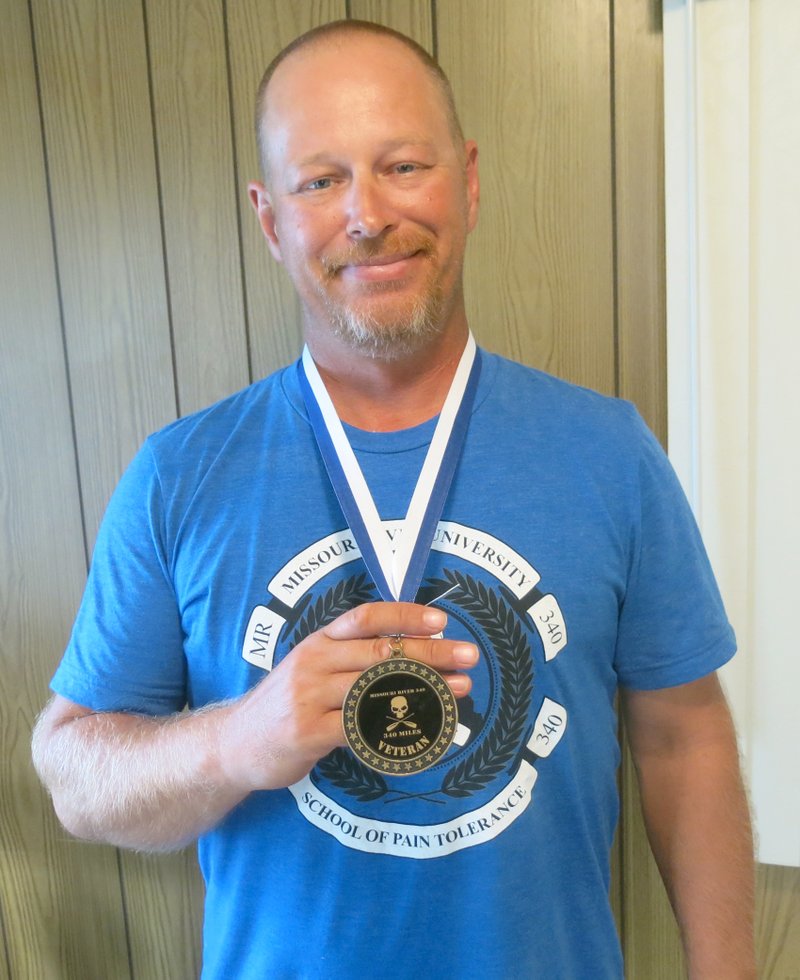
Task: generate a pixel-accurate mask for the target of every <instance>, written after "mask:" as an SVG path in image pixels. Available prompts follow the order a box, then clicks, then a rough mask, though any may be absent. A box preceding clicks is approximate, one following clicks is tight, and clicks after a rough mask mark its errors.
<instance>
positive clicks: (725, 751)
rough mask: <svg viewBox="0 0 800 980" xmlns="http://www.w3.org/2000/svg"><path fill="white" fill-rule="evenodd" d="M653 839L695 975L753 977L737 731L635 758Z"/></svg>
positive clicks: (750, 869) (749, 853) (749, 859)
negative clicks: (735, 733) (674, 749)
mask: <svg viewBox="0 0 800 980" xmlns="http://www.w3.org/2000/svg"><path fill="white" fill-rule="evenodd" d="M637 768H638V771H639V783H640V787H641V793H642V806H643V811H644V816H645V822H646V826H647V832H648V837H649V840H650V844H651V846H652V849H653V853H654V855H655V857H656V861H657V863H658V865H659V869H660V871H661V874H662V877H663V879H664V883H665V885H666V888H667V891H668V893H669V896H670V900H671V902H672V906H673V908H674V910H675V915H676V918H677V920H678V923H679V926H680V929H681V934H682V937H683V942H684V948H685V951H686V957H687V964H688V967H689V976H690V977H691V978H692V980H706V978H713V980H728V978H730V980H734V978H736V980H738V978H749V977H755V969H754V954H753V921H752V917H753V911H752V909H753V877H754V863H753V843H752V836H751V830H750V820H749V812H748V805H747V800H746V796H745V792H744V789H743V786H742V781H741V777H740V772H739V760H738V753H737V749H736V742H735V737H734V734H733V731H732V729H729V731H728V733H727V734H725V735H721V736H719V735H718V736H715V737H713V738H709V739H708V740H706V741H698V742H697V743H696V744H694V745H692V746H691V747H687V746H683V747H682V748H681V750H680V751H670V750H669V749H665V750H664V751H663V752H653V753H646V752H645V753H640V754H639V758H638V759H637Z"/></svg>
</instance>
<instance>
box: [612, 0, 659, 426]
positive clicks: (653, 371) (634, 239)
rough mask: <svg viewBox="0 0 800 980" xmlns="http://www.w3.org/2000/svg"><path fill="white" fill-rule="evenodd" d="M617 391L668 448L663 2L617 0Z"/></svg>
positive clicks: (615, 46)
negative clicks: (633, 404) (636, 409)
mask: <svg viewBox="0 0 800 980" xmlns="http://www.w3.org/2000/svg"><path fill="white" fill-rule="evenodd" d="M613 71H614V120H615V141H614V143H615V193H616V214H615V231H616V252H617V267H616V287H617V323H618V334H617V337H618V358H619V360H618V368H619V391H618V394H619V395H620V396H621V397H623V398H629V399H631V401H633V402H635V404H636V405H637V407H638V409H639V411H640V412H641V413H642V415H643V416H644V419H645V421H646V422H647V424H648V425H649V426H650V428H651V429H652V430H653V431H654V432H655V434H656V435H657V436H658V437H659V438H660V439H661V441H662V442H666V434H667V386H666V382H667V355H666V270H665V256H664V108H663V107H664V91H663V88H664V86H663V59H662V34H661V14H660V3H659V2H658V0H615V3H614V68H613Z"/></svg>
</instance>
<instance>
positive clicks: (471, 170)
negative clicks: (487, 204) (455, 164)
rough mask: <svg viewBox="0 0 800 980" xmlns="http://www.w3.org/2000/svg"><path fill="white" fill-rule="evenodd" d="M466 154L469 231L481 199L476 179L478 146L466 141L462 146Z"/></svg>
mask: <svg viewBox="0 0 800 980" xmlns="http://www.w3.org/2000/svg"><path fill="white" fill-rule="evenodd" d="M464 150H465V152H466V177H467V215H468V218H467V220H468V224H467V227H468V228H469V230H470V231H472V229H473V228H474V227H475V225H476V224H477V222H478V205H479V204H480V199H481V188H480V180H479V179H478V144H477V143H476V142H475V140H467V142H466V143H465V144H464Z"/></svg>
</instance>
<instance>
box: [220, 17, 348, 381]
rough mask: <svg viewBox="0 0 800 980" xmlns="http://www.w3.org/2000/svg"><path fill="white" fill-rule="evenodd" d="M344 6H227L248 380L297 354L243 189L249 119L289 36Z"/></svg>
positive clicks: (292, 323)
mask: <svg viewBox="0 0 800 980" xmlns="http://www.w3.org/2000/svg"><path fill="white" fill-rule="evenodd" d="M344 15H345V3H344V0H319V2H316V3H312V2H310V0H298V2H289V0H270V2H265V0H238V2H237V3H235V4H230V5H229V6H228V25H227V26H228V44H229V50H230V57H231V66H232V88H233V104H234V132H235V145H236V159H237V163H238V174H237V176H238V184H239V188H240V193H239V208H240V212H241V223H242V242H243V248H244V270H245V282H246V296H247V309H248V317H249V323H250V347H251V354H252V363H253V375H254V377H257V378H258V377H263V376H264V375H266V374H269V373H270V372H272V371H274V370H275V369H276V368H278V367H280V366H281V365H283V364H286V363H288V362H289V361H292V360H294V358H296V357H297V355H298V354H299V353H300V348H301V340H300V312H299V306H298V302H297V297H296V296H295V293H294V290H293V289H292V286H291V284H290V283H289V280H288V278H287V277H286V275H285V274H284V272H283V269H282V268H280V267H279V266H278V265H277V264H276V263H275V262H274V261H273V259H272V256H271V255H270V253H269V251H268V249H267V244H266V242H265V241H264V237H263V235H262V233H261V229H260V227H259V225H258V221H257V219H256V217H255V215H254V213H253V211H252V209H251V207H250V204H249V202H248V200H247V182H248V181H249V180H258V179H260V173H259V165H258V155H257V152H256V147H255V136H254V130H253V113H254V108H255V106H254V103H255V94H256V89H257V88H258V83H259V82H260V81H261V76H262V75H263V73H264V69H265V68H266V67H267V65H268V64H269V63H270V61H271V60H272V59H273V58H274V57H275V55H276V54H277V53H278V52H279V51H280V50H281V48H282V47H283V46H284V45H286V44H288V43H289V41H291V40H292V39H293V38H294V37H296V36H297V35H298V34H301V33H302V32H303V31H306V30H309V29H310V28H311V27H314V26H316V25H317V24H322V23H325V22H326V21H329V20H336V19H337V18H340V17H344Z"/></svg>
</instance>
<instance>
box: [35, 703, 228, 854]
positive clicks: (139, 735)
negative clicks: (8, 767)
mask: <svg viewBox="0 0 800 980" xmlns="http://www.w3.org/2000/svg"><path fill="white" fill-rule="evenodd" d="M226 710H227V708H225V707H218V708H214V709H210V710H209V709H206V710H203V711H200V712H196V713H186V714H181V715H174V716H170V717H169V718H153V717H147V716H141V715H133V714H122V713H111V712H109V713H86V714H83V715H81V716H80V717H76V718H74V719H72V720H70V721H67V722H65V723H62V724H59V725H57V726H52V725H49V724H48V720H47V715H46V714H45V715H44V716H43V719H42V720H41V721H40V723H39V726H37V731H36V733H35V734H34V742H33V755H34V763H35V765H36V768H37V770H38V772H39V775H40V777H41V779H42V781H43V782H44V783H45V785H46V786H47V788H48V789H49V790H50V792H51V794H52V797H53V804H54V807H55V810H56V813H57V814H58V816H59V819H60V820H61V822H62V823H63V824H64V826H65V827H66V828H67V830H69V831H70V833H73V834H75V835H76V836H77V837H82V838H84V839H87V840H93V841H98V842H102V843H107V844H116V845H118V846H120V847H129V848H135V849H138V850H148V851H160V850H172V849H175V848H179V847H182V846H184V845H185V844H187V843H189V842H190V841H192V840H194V839H195V838H196V837H198V836H199V835H200V834H202V833H203V832H204V831H206V830H208V829H210V828H211V827H213V826H214V825H215V824H217V823H218V822H219V821H220V820H221V819H222V818H223V817H224V816H225V814H226V813H228V812H229V811H230V810H231V809H232V808H233V807H234V806H235V805H236V804H237V803H238V802H239V801H240V800H241V799H242V798H243V797H244V795H245V793H244V792H243V791H242V790H241V789H238V788H236V787H234V786H233V785H232V784H231V783H230V781H229V780H228V779H227V778H226V777H225V774H224V772H223V770H222V769H221V767H220V764H219V753H218V748H217V742H218V732H219V727H220V721H221V715H222V714H223V713H224V712H225V711H226Z"/></svg>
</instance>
